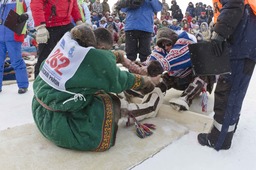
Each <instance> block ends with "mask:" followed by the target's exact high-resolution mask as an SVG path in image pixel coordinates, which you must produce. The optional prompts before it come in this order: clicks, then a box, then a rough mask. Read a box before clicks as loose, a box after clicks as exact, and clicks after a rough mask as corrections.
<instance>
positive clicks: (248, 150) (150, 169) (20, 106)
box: [0, 70, 256, 170]
mask: <svg viewBox="0 0 256 170" xmlns="http://www.w3.org/2000/svg"><path fill="white" fill-rule="evenodd" d="M255 84H256V70H255V72H254V75H253V77H252V80H251V83H250V86H249V89H248V92H247V94H246V97H245V100H244V105H243V108H242V111H241V118H240V122H239V125H238V129H237V132H236V134H235V136H234V139H233V145H232V147H231V148H230V150H227V151H219V152H217V151H215V150H213V149H211V148H208V147H203V146H200V145H199V144H198V142H197V134H198V132H193V131H190V132H189V133H188V134H187V135H185V136H183V137H182V138H181V139H179V140H177V141H174V142H173V143H172V144H170V145H169V146H167V147H166V148H164V149H163V150H162V151H160V152H159V153H157V154H156V155H154V156H153V157H152V158H149V159H147V160H146V161H144V162H142V163H141V164H140V165H138V166H136V167H134V168H133V169H134V170H144V169H147V170H155V169H160V170H217V169H218V170H222V169H225V170H241V169H246V170H253V169H255V167H256V162H255V158H256V136H255V134H256V110H255V106H254V105H255V103H256V97H255V96H256V90H255ZM31 85H32V83H31V84H30V87H29V91H28V93H26V94H23V95H20V94H18V93H17V86H16V84H13V85H7V86H3V91H2V92H1V93H0V108H1V112H0V130H3V129H7V128H8V127H14V126H18V125H22V124H25V123H31V122H33V119H32V114H31V100H32V96H33V90H32V87H31ZM13 106H16V107H13ZM0 167H1V165H0Z"/></svg>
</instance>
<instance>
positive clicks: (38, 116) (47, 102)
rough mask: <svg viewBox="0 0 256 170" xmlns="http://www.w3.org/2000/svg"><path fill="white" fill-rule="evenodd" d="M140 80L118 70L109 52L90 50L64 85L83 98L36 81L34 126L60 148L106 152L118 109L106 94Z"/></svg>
mask: <svg viewBox="0 0 256 170" xmlns="http://www.w3.org/2000/svg"><path fill="white" fill-rule="evenodd" d="M48 58H49V57H48ZM46 62H47V60H46ZM141 81H142V78H141V77H140V76H137V75H134V74H131V73H129V72H126V71H121V70H120V69H119V68H118V67H117V66H116V59H115V56H114V55H113V53H112V52H110V51H106V50H98V49H94V48H92V49H90V50H89V51H88V53H87V54H86V56H85V57H84V59H83V61H82V63H81V64H80V66H79V67H78V69H77V70H76V72H75V74H74V75H73V76H72V77H71V78H70V79H69V80H67V82H66V84H65V88H66V91H69V92H72V93H76V94H78V93H79V94H81V95H82V96H83V97H81V95H80V96H77V97H74V95H73V94H70V93H66V92H64V91H60V90H57V89H56V88H53V87H52V86H50V85H49V84H47V83H46V81H44V80H43V79H42V77H41V76H38V77H37V78H36V79H35V81H34V84H33V89H34V94H35V95H34V98H33V102H32V111H33V117H34V120H35V123H36V125H37V127H38V129H39V130H40V132H41V133H42V134H43V135H44V136H45V137H46V138H47V139H49V140H50V141H52V142H53V143H55V144H56V145H58V146H60V147H64V148H70V149H75V150H86V151H104V150H107V149H109V148H110V147H111V146H113V145H114V142H115V134H116V131H117V124H116V122H117V120H118V118H119V115H120V112H119V111H118V108H119V109H120V106H118V104H114V103H113V97H111V95H109V93H108V92H113V93H119V92H122V91H124V90H126V89H131V88H138V87H139V86H141ZM99 91H100V93H99ZM117 103H118V102H117Z"/></svg>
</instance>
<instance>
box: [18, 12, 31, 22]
mask: <svg viewBox="0 0 256 170" xmlns="http://www.w3.org/2000/svg"><path fill="white" fill-rule="evenodd" d="M27 20H28V14H26V13H23V14H21V15H20V16H19V17H18V19H17V22H18V23H19V24H20V23H22V22H24V21H27Z"/></svg>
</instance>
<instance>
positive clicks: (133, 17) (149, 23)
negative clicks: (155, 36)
mask: <svg viewBox="0 0 256 170" xmlns="http://www.w3.org/2000/svg"><path fill="white" fill-rule="evenodd" d="M161 10H162V4H161V2H159V1H158V0H145V2H144V3H143V4H142V5H141V6H140V7H139V8H136V9H131V8H122V9H121V11H122V12H125V13H126V20H125V31H131V30H140V31H145V32H150V33H153V25H154V13H157V12H159V11H161Z"/></svg>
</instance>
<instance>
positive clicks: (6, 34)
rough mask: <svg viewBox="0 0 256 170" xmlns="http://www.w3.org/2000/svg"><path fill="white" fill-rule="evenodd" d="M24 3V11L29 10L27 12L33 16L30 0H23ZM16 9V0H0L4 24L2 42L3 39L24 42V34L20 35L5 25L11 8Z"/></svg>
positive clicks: (0, 27)
mask: <svg viewBox="0 0 256 170" xmlns="http://www.w3.org/2000/svg"><path fill="white" fill-rule="evenodd" d="M21 2H22V3H23V9H24V11H27V12H26V13H27V14H28V15H29V17H30V18H31V13H30V7H29V3H30V1H29V0H27V1H24V0H22V1H21ZM11 9H12V10H16V0H7V2H6V4H5V1H4V0H1V1H0V15H1V16H0V18H2V20H3V21H2V24H0V33H1V36H0V42H1V41H3V42H4V41H18V42H23V40H24V35H18V34H16V33H14V32H13V31H11V30H10V29H9V28H7V27H6V26H4V21H5V19H6V17H7V16H8V14H9V12H10V10H11Z"/></svg>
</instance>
